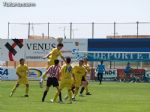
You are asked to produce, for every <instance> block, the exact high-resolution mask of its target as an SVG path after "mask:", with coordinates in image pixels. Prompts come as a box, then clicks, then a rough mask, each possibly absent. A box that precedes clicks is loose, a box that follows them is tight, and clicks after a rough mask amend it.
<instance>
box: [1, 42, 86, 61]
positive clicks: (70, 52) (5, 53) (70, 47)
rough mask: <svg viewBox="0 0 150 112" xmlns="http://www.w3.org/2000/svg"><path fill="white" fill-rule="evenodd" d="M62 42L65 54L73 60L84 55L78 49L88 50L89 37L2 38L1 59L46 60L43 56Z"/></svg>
mask: <svg viewBox="0 0 150 112" xmlns="http://www.w3.org/2000/svg"><path fill="white" fill-rule="evenodd" d="M60 42H61V43H63V44H64V47H63V49H62V54H63V56H64V57H67V56H69V57H71V58H72V60H76V59H78V58H80V57H83V56H84V53H78V51H87V43H88V42H87V39H57V40H56V39H41V40H40V39H37V40H29V39H1V40H0V60H2V61H18V60H19V59H20V58H25V59H26V60H28V61H44V59H43V56H45V55H46V54H48V53H49V51H50V50H51V49H52V48H55V47H56V46H57V44H58V43H60ZM45 61H46V59H45Z"/></svg>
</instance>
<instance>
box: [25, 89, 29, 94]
mask: <svg viewBox="0 0 150 112" xmlns="http://www.w3.org/2000/svg"><path fill="white" fill-rule="evenodd" d="M28 92H29V87H26V92H25V93H26V95H28Z"/></svg>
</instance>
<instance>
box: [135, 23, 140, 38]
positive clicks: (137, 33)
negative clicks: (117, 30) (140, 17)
mask: <svg viewBox="0 0 150 112" xmlns="http://www.w3.org/2000/svg"><path fill="white" fill-rule="evenodd" d="M136 24H137V32H136V36H137V38H138V36H139V22H138V21H137V22H136Z"/></svg>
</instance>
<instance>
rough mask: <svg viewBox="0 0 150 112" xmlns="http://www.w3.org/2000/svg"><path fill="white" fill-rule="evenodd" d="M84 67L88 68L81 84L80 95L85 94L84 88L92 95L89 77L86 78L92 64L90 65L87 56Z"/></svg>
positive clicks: (87, 93)
mask: <svg viewBox="0 0 150 112" xmlns="http://www.w3.org/2000/svg"><path fill="white" fill-rule="evenodd" d="M83 67H84V68H85V69H86V74H85V75H84V76H83V77H82V80H81V81H82V85H81V87H82V88H81V90H80V96H83V94H82V93H83V91H84V89H85V90H86V95H91V93H90V92H89V91H88V84H89V83H88V80H87V78H86V75H87V74H88V73H90V66H89V64H88V60H87V58H84V64H83Z"/></svg>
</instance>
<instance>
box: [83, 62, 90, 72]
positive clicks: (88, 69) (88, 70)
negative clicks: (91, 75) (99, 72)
mask: <svg viewBox="0 0 150 112" xmlns="http://www.w3.org/2000/svg"><path fill="white" fill-rule="evenodd" d="M83 67H84V68H85V69H86V71H87V72H90V65H89V64H84V65H83Z"/></svg>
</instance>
